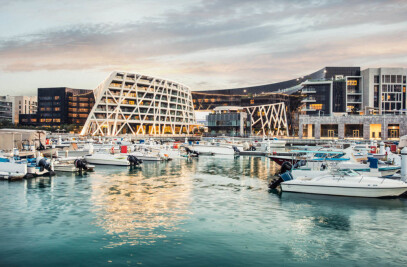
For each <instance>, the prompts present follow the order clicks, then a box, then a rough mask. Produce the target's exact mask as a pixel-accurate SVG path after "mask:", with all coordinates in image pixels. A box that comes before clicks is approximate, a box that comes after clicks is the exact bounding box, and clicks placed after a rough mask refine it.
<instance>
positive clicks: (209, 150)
mask: <svg viewBox="0 0 407 267" xmlns="http://www.w3.org/2000/svg"><path fill="white" fill-rule="evenodd" d="M188 148H189V149H191V150H193V151H196V152H198V153H199V154H200V155H232V156H233V155H235V153H236V152H237V151H236V150H235V149H234V148H233V147H232V146H226V145H221V144H219V143H214V144H205V145H200V144H199V145H191V146H188Z"/></svg>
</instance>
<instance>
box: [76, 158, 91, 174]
mask: <svg viewBox="0 0 407 267" xmlns="http://www.w3.org/2000/svg"><path fill="white" fill-rule="evenodd" d="M74 165H75V167H76V168H78V169H79V171H80V172H81V171H82V169H84V170H85V171H86V170H88V166H87V162H86V161H85V160H82V159H76V160H75V161H74Z"/></svg>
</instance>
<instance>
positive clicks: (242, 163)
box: [200, 156, 278, 180]
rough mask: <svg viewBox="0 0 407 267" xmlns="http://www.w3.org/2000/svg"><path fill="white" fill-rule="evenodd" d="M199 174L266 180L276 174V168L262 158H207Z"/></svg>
mask: <svg viewBox="0 0 407 267" xmlns="http://www.w3.org/2000/svg"><path fill="white" fill-rule="evenodd" d="M205 160H206V161H207V163H206V164H205V165H203V168H202V169H200V172H202V173H204V174H211V175H220V176H226V177H229V178H232V179H236V180H238V179H240V178H241V177H242V176H247V177H251V178H259V179H262V180H267V179H268V178H270V176H272V175H274V173H276V170H277V169H278V167H277V166H276V164H275V163H274V162H272V161H271V160H270V159H268V158H264V157H247V156H242V157H237V158H233V157H226V158H225V157H216V156H214V157H208V158H206V159H205Z"/></svg>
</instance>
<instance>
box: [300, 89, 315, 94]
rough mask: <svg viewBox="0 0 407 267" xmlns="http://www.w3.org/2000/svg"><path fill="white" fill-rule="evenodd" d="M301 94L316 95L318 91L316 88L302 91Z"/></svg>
mask: <svg viewBox="0 0 407 267" xmlns="http://www.w3.org/2000/svg"><path fill="white" fill-rule="evenodd" d="M301 92H302V93H304V94H307V93H316V92H317V91H316V90H315V89H314V88H306V89H302V91H301Z"/></svg>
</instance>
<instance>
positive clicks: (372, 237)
mask: <svg viewBox="0 0 407 267" xmlns="http://www.w3.org/2000/svg"><path fill="white" fill-rule="evenodd" d="M275 171H276V167H275V165H274V164H273V163H270V161H269V160H268V159H264V158H255V157H240V158H238V159H233V158H228V159H225V158H219V157H201V158H199V159H194V160H192V161H190V162H188V161H187V160H176V161H172V162H166V163H151V164H149V163H146V164H145V166H144V168H143V169H142V170H137V169H136V170H129V169H127V168H123V167H103V166H97V168H96V172H94V173H91V174H88V175H83V176H80V175H74V174H68V175H65V174H64V175H57V176H55V177H53V178H51V179H50V178H45V177H44V178H37V179H32V180H27V181H22V182H12V183H9V182H0V192H1V194H0V203H1V204H0V208H1V209H0V220H1V227H0V265H1V266H133V265H142V266H248V265H254V266H258V265H266V264H267V265H271V264H273V265H285V266H298V265H301V266H324V265H330V266H344V265H346V266H349V265H355V266H365V265H386V266H405V265H407V252H406V250H405V248H406V247H407V224H406V222H405V218H406V215H407V201H406V199H358V198H346V197H330V196H316V195H304V194H294V193H283V194H282V195H278V194H274V193H270V192H268V191H267V179H268V178H270V173H273V172H275Z"/></svg>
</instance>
